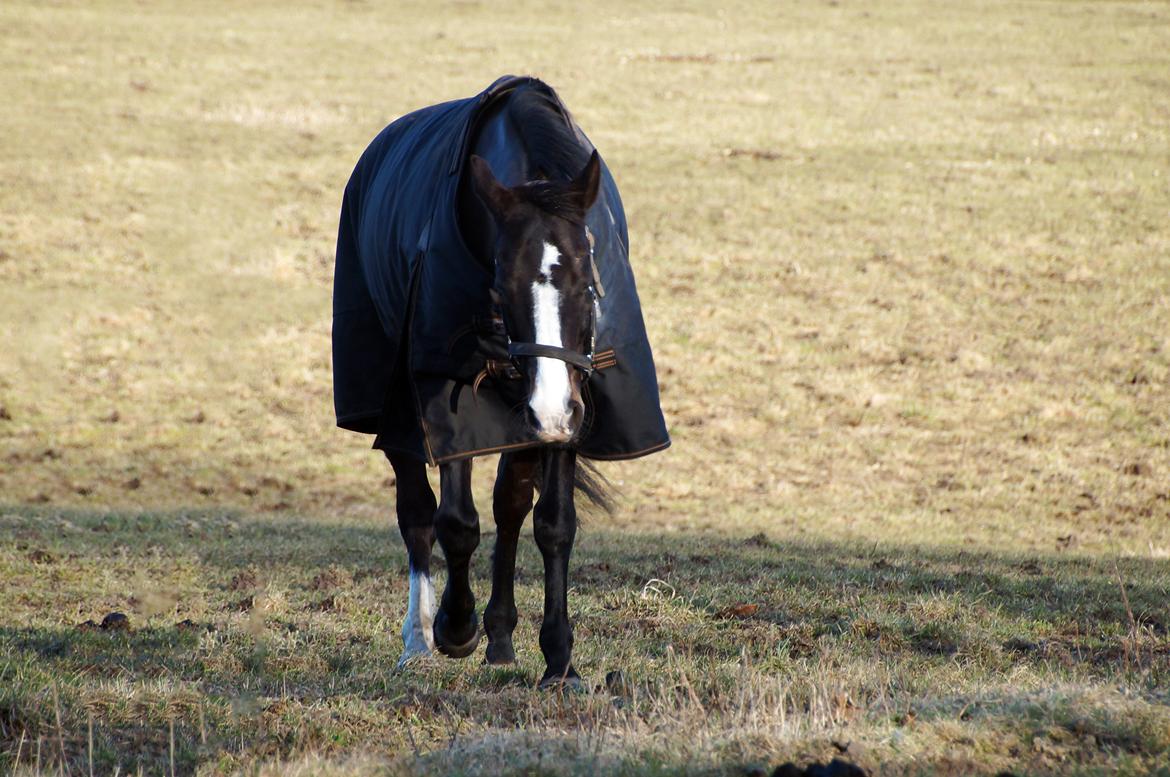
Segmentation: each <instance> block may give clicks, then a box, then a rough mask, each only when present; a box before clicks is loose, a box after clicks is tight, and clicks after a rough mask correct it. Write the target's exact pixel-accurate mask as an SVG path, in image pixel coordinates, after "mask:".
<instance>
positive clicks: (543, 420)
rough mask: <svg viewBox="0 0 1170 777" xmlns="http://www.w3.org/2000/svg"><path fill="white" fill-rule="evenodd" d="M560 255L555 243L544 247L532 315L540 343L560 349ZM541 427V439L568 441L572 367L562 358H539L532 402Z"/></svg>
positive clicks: (534, 286)
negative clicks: (556, 277)
mask: <svg viewBox="0 0 1170 777" xmlns="http://www.w3.org/2000/svg"><path fill="white" fill-rule="evenodd" d="M560 258H561V256H560V252H559V251H557V248H556V246H554V245H552V244H551V243H545V244H544V255H543V256H542V257H541V261H540V272H541V274H542V277H543V281H542V280H540V279H537V280H536V281H535V282H534V283H533V284H532V308H533V310H532V316H533V322H534V323H535V326H536V342H538V343H540V344H541V345H552V346H556V347H558V348H560V347H562V343H561V293H560V292H559V291H557V290H556V288H555V287H554V286H553V284H552V270H553V267H556V265H557V262H558V261H559V260H560ZM528 404H529V407H531V408H532V412H533V413H534V414H535V415H536V421H537V423H538V424H539V425H540V430H539V431H540V434H541V437H544V438H547V439H551V440H562V441H563V440H567V439H569V436H570V429H569V421H570V419H571V417H572V413H571V412H570V410H569V365H568V364H566V363H565V362H563V361H561V360H560V359H550V358H548V357H545V356H538V357H537V359H536V388H535V389H534V390H533V392H532V399H530V400H529V402H528Z"/></svg>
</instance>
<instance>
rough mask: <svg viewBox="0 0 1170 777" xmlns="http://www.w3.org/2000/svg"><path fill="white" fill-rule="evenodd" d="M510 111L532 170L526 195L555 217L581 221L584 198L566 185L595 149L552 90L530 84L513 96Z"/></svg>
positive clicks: (509, 100)
mask: <svg viewBox="0 0 1170 777" xmlns="http://www.w3.org/2000/svg"><path fill="white" fill-rule="evenodd" d="M507 112H508V119H509V120H510V121H511V122H512V126H513V127H515V129H516V132H517V134H518V135H519V136H520V139H521V141H522V142H523V143H524V150H525V152H526V153H527V154H528V159H529V163H530V166H531V170H532V178H533V180H532V181H530V182H528V183H526V184H524V186H523V187H522V188H523V191H524V194H525V196H526V198H527V199H528V200H529V201H530V202H532V203H533V204H534V205H536V206H537V207H538V208H540V209H541V210H543V211H545V212H546V213H549V214H551V215H553V216H559V217H561V218H565V219H569V220H571V221H574V222H579V221H581V220H582V217H583V215H584V214H582V213H581V204H580V199H579V197H578V195H577V194H576V193H575V192H573V191H572V190H570V189H568V188H566V186H565V184H566V183H568V182H569V181H572V180H573V179H574V178H576V177H577V175H578V174H579V173H580V172H581V170H582V169H583V168H584V167H585V163H586V162H588V161H589V155H590V154H591V153H592V152H593V149H592V147H591V146H590V145H589V143H588V142H587V141H585V139H584V138H582V137H581V136H580V135H579V134H578V133H577V131H576V130H575V129H574V128H573V124H572V120H571V118H570V117H569V113H568V111H567V110H566V109H565V107H564V106H563V105H561V103H560V101H558V100H557V99H556V97H555V95H553V94H552V93H551V92H550V91H545V90H544V89H537V88H532V87H529V88H522V89H518V90H517V91H516V92H514V93H513V94H512V95H511V96H510V97H509V99H508V105H507Z"/></svg>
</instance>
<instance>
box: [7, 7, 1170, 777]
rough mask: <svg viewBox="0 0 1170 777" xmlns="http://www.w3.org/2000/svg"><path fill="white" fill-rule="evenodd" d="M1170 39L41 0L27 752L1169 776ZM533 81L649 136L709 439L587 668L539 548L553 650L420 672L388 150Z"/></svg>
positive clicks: (680, 397)
mask: <svg viewBox="0 0 1170 777" xmlns="http://www.w3.org/2000/svg"><path fill="white" fill-rule="evenodd" d="M1168 44H1170V7H1167V6H1166V5H1164V4H1156V3H1126V2H1071V1H1070V2H1060V3H1056V2H1025V3H1006V2H986V3H978V4H974V3H968V4H946V5H940V4H934V3H926V2H921V0H906V1H904V2H897V1H891V2H883V3H879V4H872V3H865V4H863V3H853V2H848V1H847V0H841V2H837V0H829V2H823V3H804V4H776V3H765V2H732V3H729V4H719V5H718V7H716V6H715V5H713V4H702V3H696V2H685V1H684V2H676V3H671V4H662V5H659V6H655V7H639V8H631V7H628V4H624V3H614V2H602V3H596V4H590V5H589V7H588V9H587V10H586V8H585V6H581V7H579V8H576V9H566V8H561V7H557V6H553V5H549V4H544V3H530V2H518V3H510V4H507V5H506V6H502V5H499V4H488V3H477V2H474V1H473V2H450V3H441V4H438V5H436V4H433V3H405V4H399V5H398V6H397V7H395V8H394V9H393V10H391V9H388V8H385V7H381V6H380V5H379V4H376V3H372V2H363V1H362V0H348V1H345V2H333V1H332V0H318V2H309V3H287V2H286V3H271V4H268V3H248V4H228V3H222V4H221V3H213V2H208V3H201V4H197V5H191V4H131V3H110V2H94V3H85V4H80V3H79V4H69V3H48V4H46V3H31V2H21V1H17V2H9V3H6V4H4V5H3V7H0V94H2V95H3V96H4V100H3V102H4V111H3V112H0V137H2V138H3V141H0V143H2V146H0V147H2V148H3V150H4V153H3V154H0V505H2V507H0V769H3V770H6V771H7V770H13V769H15V770H18V771H20V772H23V773H31V772H37V771H43V772H45V773H50V772H54V773H55V772H57V771H58V770H59V769H60V768H64V769H66V770H67V771H68V772H70V773H88V771H89V769H90V764H91V763H92V764H93V770H94V771H95V773H99V772H100V773H108V772H112V771H114V770H119V771H120V772H121V773H134V772H137V771H141V772H142V773H147V774H153V773H169V772H171V771H175V772H178V773H190V772H201V773H209V774H218V773H230V772H233V771H237V770H239V771H247V772H249V773H255V772H259V773H263V774H281V773H290V772H291V773H299V774H318V773H326V772H328V773H334V774H341V775H351V774H374V773H385V772H390V773H398V772H402V773H420V774H422V773H447V772H449V773H456V772H462V773H485V774H488V773H493V772H494V771H496V769H497V768H498V767H499V765H500V764H507V765H508V766H509V767H510V768H511V769H513V770H514V771H517V772H527V773H550V774H552V773H598V772H601V773H609V772H619V773H620V772H624V773H628V774H635V775H641V774H660V773H661V774H668V773H679V772H684V773H696V774H704V773H729V774H737V773H742V772H743V770H745V769H750V768H754V767H760V768H764V767H768V766H771V765H774V764H776V763H778V762H780V761H782V760H789V759H792V760H796V761H799V762H801V763H803V762H806V761H808V760H812V759H819V760H827V758H828V757H830V756H831V755H833V754H835V753H837V751H838V750H839V749H840V748H839V747H838V746H840V747H846V746H847V745H849V753H848V755H847V757H848V758H850V759H852V760H856V761H858V762H859V763H861V764H863V765H865V766H866V767H867V768H872V769H873V770H874V771H875V772H876V773H880V774H883V775H885V774H891V775H892V774H934V773H944V774H946V773H950V774H994V773H996V772H998V771H1000V770H1004V769H1008V770H1012V771H1014V772H1016V773H1035V774H1052V773H1060V774H1106V773H1108V774H1112V773H1128V774H1144V773H1166V771H1165V770H1166V768H1167V767H1166V766H1165V764H1166V763H1167V762H1170V692H1168V691H1167V688H1168V687H1170V605H1168V601H1170V560H1168V559H1170V485H1168V484H1170V415H1168V414H1170V402H1168V400H1170V392H1168V388H1170V218H1168V214H1170V184H1168V182H1167V176H1168V175H1170V165H1168V164H1167V163H1168V162H1170V152H1168V150H1167V149H1170V129H1168V128H1170V75H1168V74H1170V46H1168ZM505 72H516V73H533V74H536V75H539V76H541V77H543V78H545V79H546V80H547V81H549V82H550V83H552V84H553V85H554V86H556V87H557V88H558V89H559V90H560V91H561V93H562V96H563V97H564V98H565V101H566V103H567V104H568V105H569V106H570V108H572V109H573V110H574V111H575V114H576V116H577V119H578V121H579V122H580V124H581V125H582V126H583V127H584V128H585V129H586V131H587V132H589V133H590V136H591V137H592V139H593V140H594V141H595V143H596V144H597V145H598V146H599V147H600V149H601V151H602V153H603V154H604V155H605V157H606V159H607V161H608V163H609V164H610V166H611V167H612V168H613V170H614V172H615V176H616V177H617V179H618V183H619V185H620V186H621V188H622V193H623V196H624V199H625V204H626V207H627V212H628V215H629V219H630V223H631V236H632V250H633V260H634V263H635V269H636V271H637V273H638V279H639V284H640V290H641V294H642V301H643V305H644V308H645V310H646V313H647V317H648V321H647V323H648V327H649V330H650V335H651V341H652V343H654V345H655V348H656V357H657V360H658V365H659V370H660V377H661V381H662V392H663V403H664V407H665V410H666V412H667V416H668V421H669V423H670V426H671V430H672V435H673V437H674V442H675V444H674V447H673V448H672V449H671V450H670V451H668V452H666V453H663V454H659V455H656V456H653V457H650V458H648V459H645V460H642V461H637V462H629V463H625V464H620V465H614V466H609V467H606V468H605V471H606V472H607V473H608V475H609V477H610V478H611V479H612V480H614V481H615V482H617V483H618V484H619V485H620V487H621V490H622V492H623V499H622V509H621V511H620V512H619V513H618V514H617V515H616V516H613V517H604V516H594V517H592V518H589V519H587V521H586V523H585V526H584V527H583V529H582V531H581V533H580V534H579V540H578V550H577V554H576V556H575V562H574V570H575V571H574V575H573V585H574V590H573V592H572V600H571V609H572V614H573V616H574V618H575V622H576V628H577V651H576V654H577V658H576V664H577V667H578V669H579V670H581V672H582V674H583V675H584V676H585V677H586V679H587V680H588V681H589V683H590V685H591V686H592V687H595V688H597V689H598V690H596V691H595V692H593V693H590V694H584V695H579V696H569V697H565V698H562V697H560V696H557V695H555V694H541V693H536V692H534V691H533V690H532V688H531V686H532V684H533V683H534V681H535V680H536V678H537V677H538V676H539V670H540V668H541V664H540V661H541V659H540V655H539V651H538V650H537V648H536V628H537V620H536V619H537V617H538V613H539V602H540V585H541V580H540V563H539V557H538V555H537V554H536V552H535V549H534V548H533V547H532V544H531V542H530V541H529V542H528V543H527V544H525V545H524V547H523V548H522V551H521V556H520V581H519V586H518V600H519V604H520V608H521V612H522V616H521V622H520V626H519V629H518V635H517V636H518V639H517V648H518V652H519V656H520V661H519V663H518V664H517V666H516V667H515V668H514V669H506V670H501V669H497V668H488V667H484V666H482V665H480V664H479V663H478V658H476V659H473V660H471V661H469V662H450V661H440V660H434V661H430V662H424V663H422V664H420V665H418V666H417V667H416V668H415V669H414V670H413V671H411V672H409V673H406V674H400V673H396V672H395V671H394V665H395V661H396V660H397V657H398V652H399V641H398V637H397V631H398V628H399V625H400V623H401V617H402V614H403V610H404V604H405V594H406V585H405V574H404V573H405V558H404V554H403V553H402V551H401V543H400V540H399V539H398V535H397V531H396V530H395V528H394V527H393V524H392V522H391V520H390V505H391V503H392V492H393V490H392V481H391V479H390V477H389V475H390V473H389V470H388V468H387V467H386V465H385V464H384V462H383V461H381V460H380V459H379V457H378V456H376V455H374V454H373V453H371V452H370V451H369V450H368V449H367V448H366V445H367V443H368V441H366V440H364V439H359V438H358V437H357V436H354V435H350V434H348V433H343V432H340V431H337V430H335V429H334V428H333V423H332V416H331V397H330V380H329V326H330V321H329V284H330V277H331V270H332V267H331V262H332V242H333V238H334V229H335V220H336V213H337V207H338V202H339V196H340V191H341V188H342V187H343V185H344V183H345V180H346V178H347V176H348V174H349V171H350V169H351V167H352V165H353V163H354V161H355V160H356V158H357V155H358V154H359V153H360V152H361V150H362V149H363V148H364V147H365V144H366V143H367V142H368V141H369V139H370V138H372V137H373V135H374V134H375V133H376V132H377V131H378V130H379V129H381V127H382V126H384V125H385V124H386V123H387V122H389V121H390V120H392V119H393V118H395V117H396V116H398V115H401V114H403V113H405V112H407V111H408V110H410V109H412V108H414V107H418V106H420V105H423V104H427V103H430V102H434V101H437V100H440V99H447V98H453V97H458V96H464V95H468V94H473V93H475V92H476V91H478V90H479V89H481V88H482V87H483V86H485V85H486V84H487V83H489V82H490V81H491V80H493V79H494V78H495V77H496V76H497V75H499V74H501V73H505ZM493 469H494V467H493V466H492V462H490V461H489V462H485V463H484V464H483V465H481V466H480V467H479V468H478V473H479V480H478V481H477V482H478V493H479V495H480V498H479V502H480V505H481V509H482V510H484V511H485V514H484V530H485V538H484V544H483V545H481V552H480V554H479V557H478V558H477V560H476V567H475V574H476V588H477V592H478V594H479V595H480V597H481V599H483V598H486V594H487V588H486V565H487V563H488V561H487V558H488V547H489V545H490V541H491V537H490V530H491V520H490V516H489V515H487V512H488V511H487V509H486V507H487V505H488V500H487V499H486V495H487V489H488V482H489V479H488V476H489V474H490V473H491V472H492V471H493ZM440 577H441V574H440ZM112 611H121V612H125V613H127V614H128V615H129V618H130V628H129V629H128V630H111V631H103V630H100V629H96V630H95V629H86V628H79V624H81V623H83V622H84V621H87V620H91V619H92V620H100V619H101V618H102V617H103V616H104V615H105V614H106V613H108V612H112ZM615 670H617V671H620V672H621V673H622V679H621V681H620V682H612V683H610V687H606V682H605V678H606V675H607V674H608V673H610V672H612V671H615ZM834 742H836V743H837V744H836V745H835V744H834ZM849 743H852V744H851V745H850V744H849ZM1159 770H1161V771H1160V772H1159Z"/></svg>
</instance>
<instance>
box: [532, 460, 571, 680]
mask: <svg viewBox="0 0 1170 777" xmlns="http://www.w3.org/2000/svg"><path fill="white" fill-rule="evenodd" d="M542 463H543V467H544V470H543V474H542V479H541V489H540V500H539V501H537V503H536V509H535V510H534V511H533V514H532V525H533V533H534V534H535V536H536V545H537V547H538V548H540V553H541V555H542V556H544V621H543V622H542V623H541V626H540V650H541V652H542V653H544V661H545V664H546V667H547V668H546V669H545V672H544V677H542V678H541V680H540V687H541V688H550V687H556V686H560V685H564V686H567V687H573V688H577V687H580V685H581V678H580V677H579V676H578V675H577V671H576V670H575V669H573V664H572V662H571V659H572V652H573V629H572V627H571V626H570V625H569V606H568V604H569V603H568V586H569V580H568V578H569V556H570V555H571V554H572V552H573V540H574V538H575V537H576V535H577V510H576V507H575V506H574V505H573V479H574V474H575V472H576V468H577V453H576V451H574V450H572V449H568V448H547V449H545V451H544V456H543V462H542Z"/></svg>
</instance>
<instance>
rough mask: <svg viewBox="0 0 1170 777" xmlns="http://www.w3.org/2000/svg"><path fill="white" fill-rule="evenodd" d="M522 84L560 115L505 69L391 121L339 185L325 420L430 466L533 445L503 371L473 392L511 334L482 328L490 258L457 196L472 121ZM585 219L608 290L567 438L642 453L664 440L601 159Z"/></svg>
mask: <svg viewBox="0 0 1170 777" xmlns="http://www.w3.org/2000/svg"><path fill="white" fill-rule="evenodd" d="M519 89H540V90H546V91H547V93H548V96H549V97H550V98H551V99H553V100H555V101H556V104H557V105H558V106H560V107H561V110H562V111H563V106H562V105H561V103H560V100H559V98H557V97H556V94H555V92H553V90H552V88H551V87H549V86H547V85H545V84H543V83H542V82H540V81H538V80H536V79H532V78H516V77H511V76H506V77H504V78H501V79H500V80H498V81H496V82H495V83H494V84H492V85H491V86H490V87H489V88H488V89H487V90H485V91H484V92H482V93H481V94H479V95H477V96H475V97H472V98H468V99H463V100H454V101H452V102H447V103H442V104H440V105H434V106H431V107H428V108H423V109H421V110H418V111H415V112H413V113H410V114H408V115H406V116H403V117H402V118H400V119H398V120H397V121H395V122H393V123H392V124H390V126H388V127H386V128H385V129H384V130H382V132H381V133H380V134H379V135H378V136H377V137H376V138H375V139H374V141H373V142H372V143H371V144H370V146H369V148H367V149H366V151H365V153H364V154H362V156H361V159H360V160H359V161H358V163H357V167H356V168H355V169H354V171H353V175H352V176H351V178H350V180H349V183H348V185H347V186H346V188H345V196H344V199H343V201H342V206H341V223H340V226H339V228H338V233H337V264H336V270H335V275H334V288H333V397H334V405H335V409H336V413H337V425H338V426H340V427H342V428H344V429H350V430H353V431H356V432H363V433H367V434H376V435H377V437H376V440H375V447H377V448H382V449H385V450H390V451H397V452H400V453H406V454H409V455H412V456H415V457H417V458H419V459H423V460H425V461H427V462H429V463H431V464H437V463H440V462H443V461H449V460H453V459H459V458H464V457H468V456H477V455H481V454H485V453H495V452H501V451H507V450H518V449H521V448H526V447H531V446H535V445H539V444H541V443H540V442H539V440H537V439H536V436H535V433H534V432H533V430H532V429H531V428H529V426H528V424H526V423H523V422H521V420H520V419H521V418H522V414H521V413H519V412H518V410H517V408H518V404H517V398H516V397H515V396H514V395H513V394H512V393H510V390H509V387H507V386H502V385H497V384H498V383H501V382H506V381H503V379H501V380H500V381H492V380H488V381H485V382H484V383H483V385H482V387H481V388H480V389H479V390H478V392H473V390H472V384H473V383H474V381H475V378H476V376H477V375H478V374H479V373H480V371H481V370H483V369H484V367H485V364H486V363H487V360H489V359H506V358H507V344H506V341H505V339H504V338H503V336H502V335H501V334H500V333H499V331H498V328H497V327H493V326H491V325H490V322H491V319H492V305H491V299H490V297H489V294H488V290H489V289H490V288H491V286H492V281H493V269H492V268H491V267H487V266H485V265H484V264H483V263H482V262H481V261H479V260H478V259H476V258H475V256H474V255H473V254H472V253H471V252H470V251H469V250H468V248H467V246H466V245H465V244H464V242H463V238H462V235H461V234H460V231H459V227H458V223H457V207H456V193H457V191H458V185H459V181H460V177H461V176H462V175H463V174H464V168H465V167H466V162H467V159H468V157H469V155H470V149H471V148H472V147H473V141H474V132H475V129H476V124H477V119H478V118H479V117H480V116H481V115H482V114H483V112H484V111H485V110H486V109H487V108H488V107H489V106H491V105H493V104H494V103H495V101H497V100H506V99H508V97H509V95H510V94H512V93H513V92H515V91H516V90H519ZM564 116H565V119H566V121H569V122H571V121H572V119H571V118H570V117H569V115H568V113H567V111H565V112H564ZM572 126H573V128H574V130H575V131H577V132H578V134H579V136H580V137H581V138H582V139H583V142H585V143H588V141H587V140H584V138H585V136H584V133H581V132H580V129H579V128H578V127H576V125H575V124H573V125H572ZM586 223H587V225H588V227H589V229H590V232H591V233H592V234H593V237H594V244H595V245H594V258H595V261H596V263H597V268H598V271H599V273H600V278H601V285H602V288H604V290H605V295H604V296H603V297H602V298H601V302H600V317H599V319H598V329H597V345H596V352H595V353H596V355H597V356H598V357H599V359H598V362H599V363H600V364H604V365H606V368H605V369H598V370H596V371H595V372H594V373H593V374H592V375H591V376H590V377H589V379H588V382H587V383H586V384H585V385H584V387H583V392H582V393H583V396H584V399H585V405H586V416H585V421H584V424H583V427H582V432H581V436H580V439H579V441H578V443H577V447H578V451H579V452H580V454H581V455H583V456H586V457H588V458H593V459H627V458H634V457H637V456H643V455H646V454H648V453H653V452H655V451H659V450H662V449H663V448H666V447H667V446H668V445H670V437H669V435H668V434H667V430H666V423H665V421H664V419H663V416H662V410H661V407H660V405H659V398H658V380H657V377H656V374H655V369H654V359H653V356H652V355H651V351H650V344H649V341H648V340H647V337H646V327H645V324H644V322H643V320H642V311H641V306H640V303H639V300H638V292H637V289H636V287H635V285H634V275H633V272H632V270H631V268H630V262H629V251H628V248H627V247H628V245H629V237H628V234H627V230H626V217H625V212H624V211H623V210H622V203H621V199H620V197H619V196H618V190H617V186H616V184H615V183H614V180H613V177H612V176H611V175H610V172H609V170H608V168H605V167H604V164H603V173H602V185H601V193H600V195H599V196H598V198H597V201H596V203H595V204H594V205H593V207H592V208H591V209H590V211H589V213H588V214H587V219H586ZM485 322H489V323H488V324H487V325H485ZM602 355H604V357H605V358H604V360H602V359H601V358H600V357H602ZM512 383H518V381H512ZM513 390H514V387H513ZM519 407H521V408H522V400H521V403H520V405H519Z"/></svg>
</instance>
